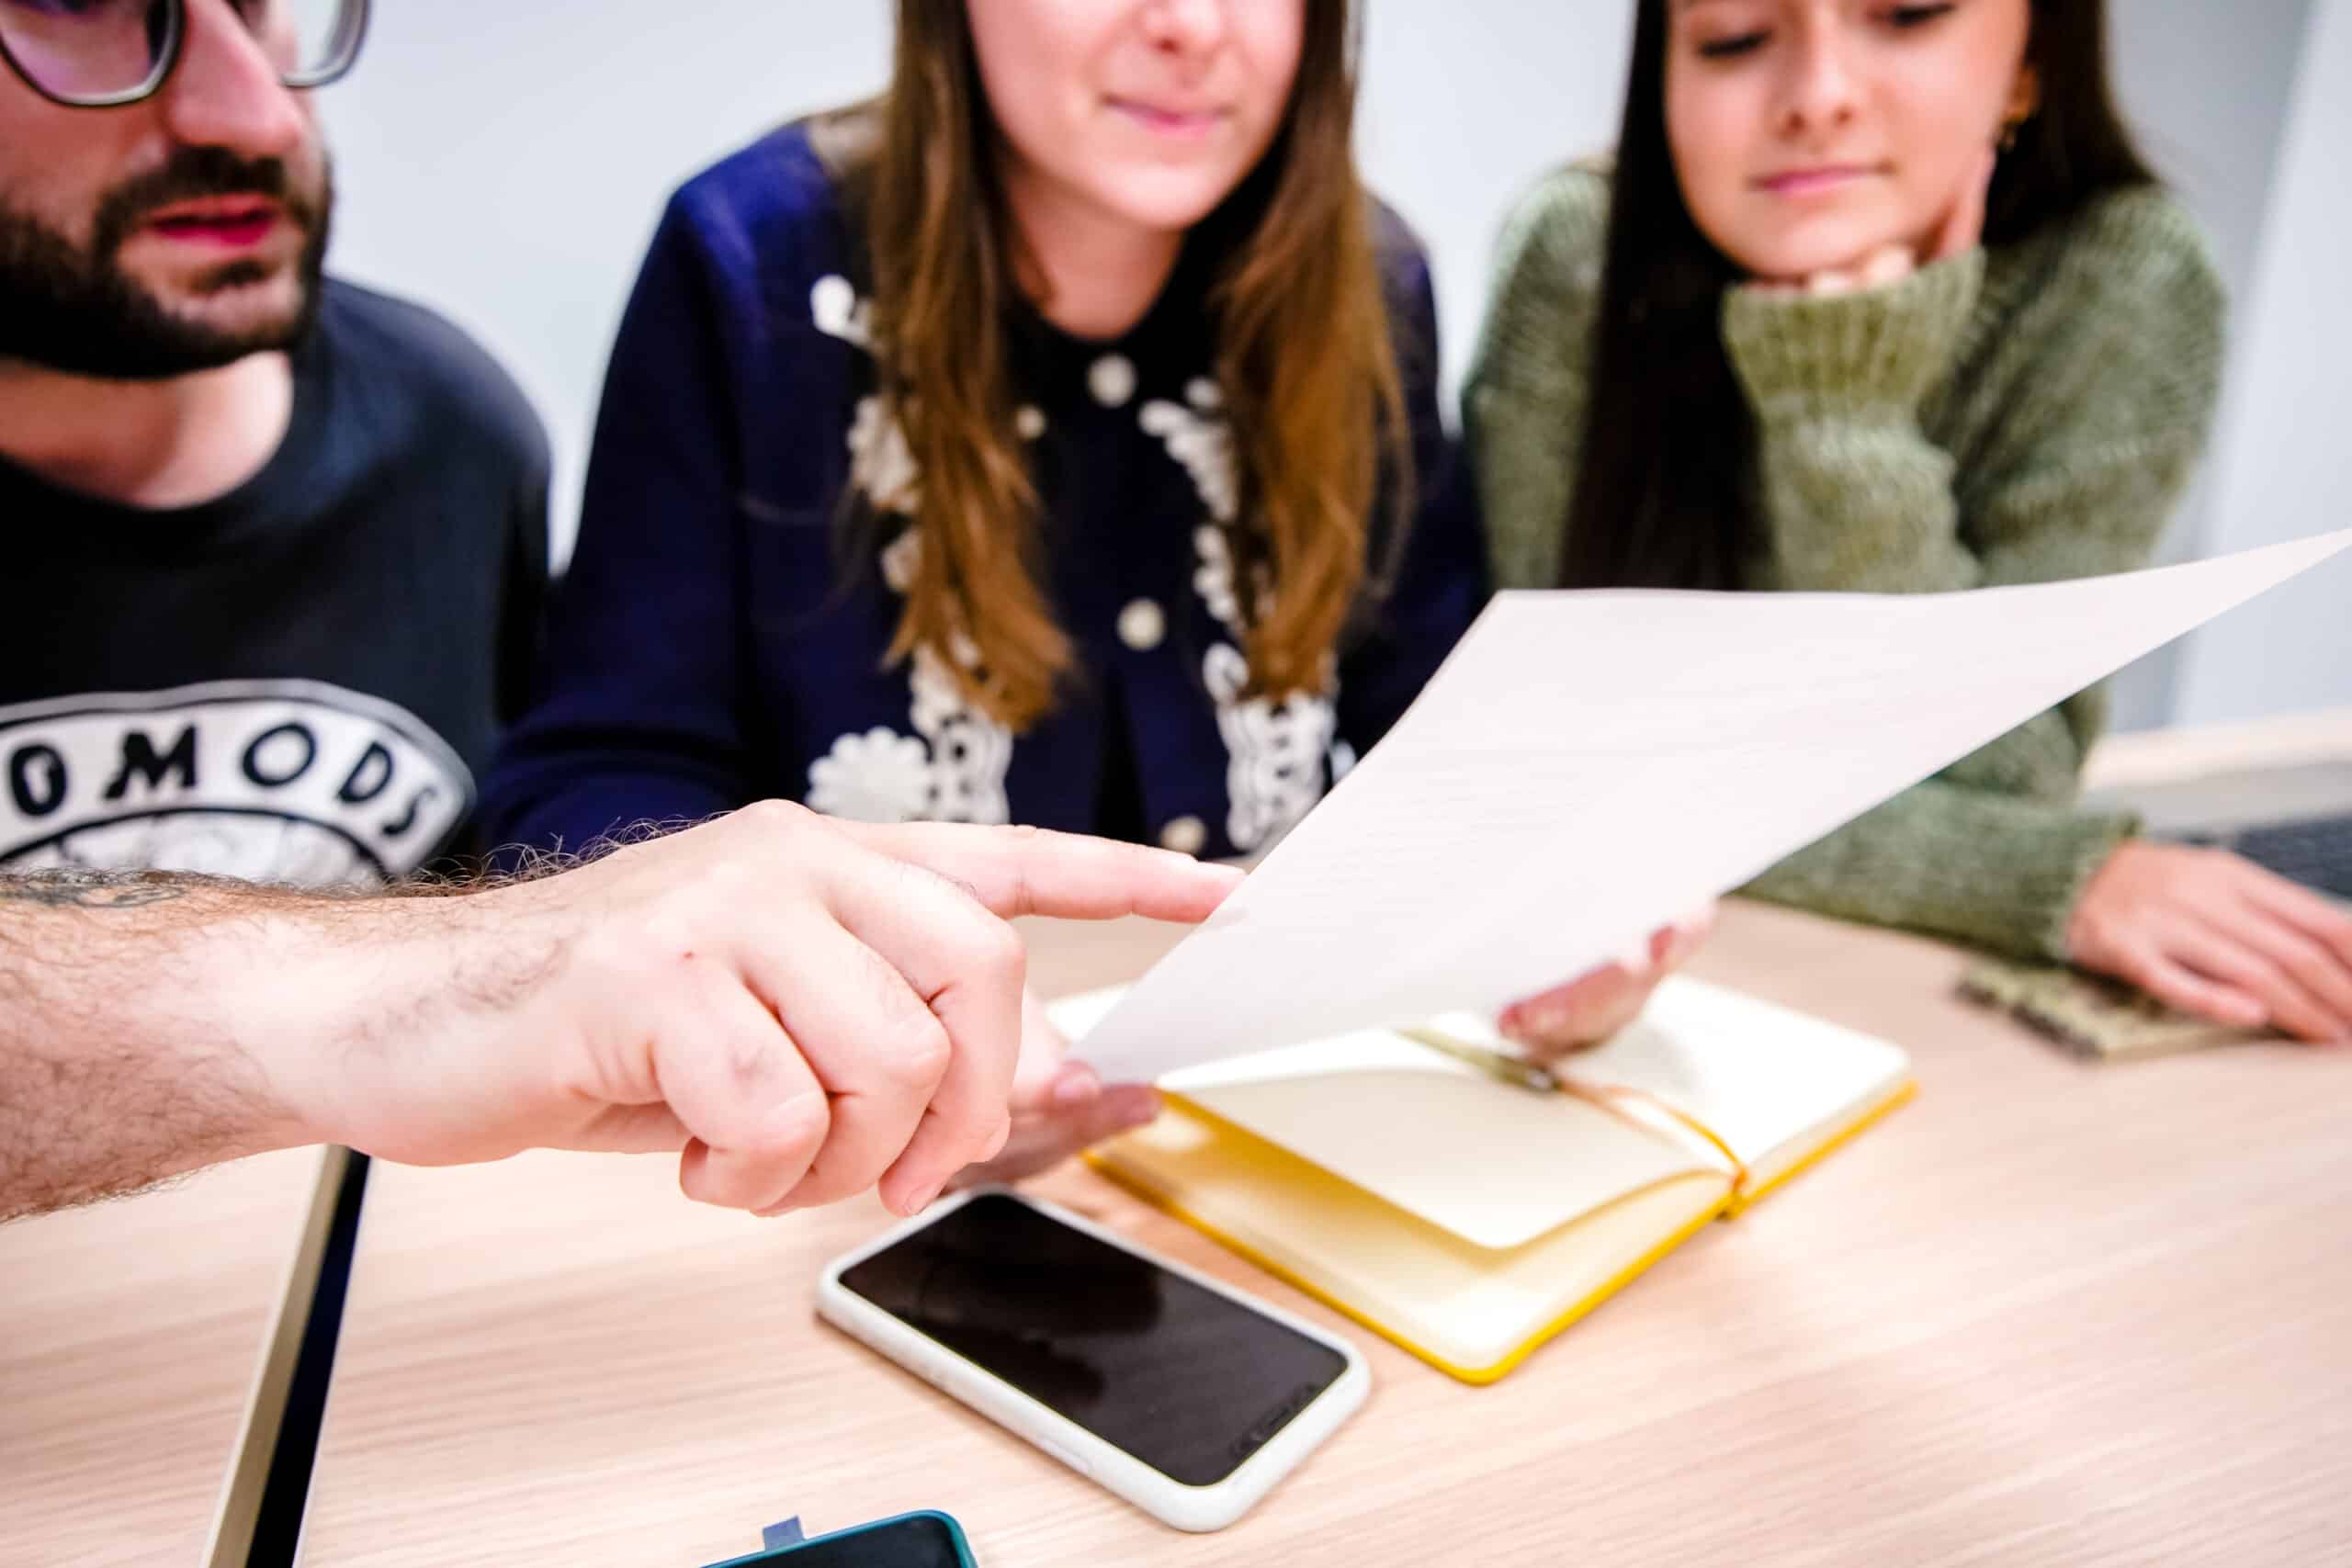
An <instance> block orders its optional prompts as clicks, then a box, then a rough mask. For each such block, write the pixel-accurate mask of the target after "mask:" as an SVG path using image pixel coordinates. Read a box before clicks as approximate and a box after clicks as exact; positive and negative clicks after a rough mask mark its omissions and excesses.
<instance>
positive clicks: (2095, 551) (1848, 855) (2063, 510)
mask: <svg viewBox="0 0 2352 1568" xmlns="http://www.w3.org/2000/svg"><path fill="white" fill-rule="evenodd" d="M1984 283H1985V272H1984V257H1983V253H1981V252H1979V253H1975V254H1972V255H1970V256H1966V257H1961V258H1957V259H1955V260H1952V261H1949V262H1945V263H1942V264H1939V265H1937V266H1933V267H1929V268H1928V269H1926V270H1924V271H1922V272H1921V273H1919V274H1917V275H1915V276H1913V277H1911V278H1909V279H1906V280H1905V282H1904V283H1902V284H1900V285H1898V286H1896V287H1894V288H1890V289H1884V290H1879V291H1875V292H1873V293H1871V294H1864V295H1857V296H1849V297H1840V298H1836V299H1798V300H1781V299H1770V298H1766V297H1762V296H1758V295H1756V294H1753V293H1751V292H1748V291H1744V290H1743V291H1738V292H1736V293H1735V294H1734V295H1733V296H1731V297H1730V298H1729V299H1727V300H1726V302H1725V307H1724V339H1725V343H1726V345H1727V347H1728V348H1729V350H1730V352H1731V354H1732V357H1733V362H1734V364H1735V366H1736V367H1737V369H1738V372H1739V374H1740V377H1741V379H1742V382H1743V384H1744V385H1745V386H1746V387H1747V391H1748V396H1749V399H1750V401H1751V403H1752V405H1753V406H1754V408H1755V410H1756V413H1757V421H1758V443H1759V454H1758V456H1759V463H1758V484H1759V491H1760V496H1761V509H1762V513H1763V518H1764V523H1765V526H1766V529H1767V534H1768V539H1767V548H1768V549H1769V551H1770V576H1771V586H1775V587H1780V588H1788V589H1809V590H1821V591H1839V590H1859V591H1875V592H1933V591H1938V590H1949V589H1960V588H1973V587H1988V586H1996V585H2000V584H2007V583H2019V582H2038V581H2052V580H2056V579H2062V578H2072V577H2082V576H2088V575H2094V574H2098V573H2102V572H2110V571H2120V570H2131V569H2132V568H2135V567H2138V566H2142V565H2144V564H2145V563H2146V561H2147V559H2148V558H2149V556H2150V554H2151V553H2152V552H2153V550H2154V546H2155V543H2156V540H2157V538H2158V536H2159V535H2160V533H2161V531H2162V529H2163V527H2164V525H2165V520H2166V518H2167V516H2168V514H2169V513H2170V511H2171V509H2172V506H2173V504H2174V502H2177V499H2178V498H2179V495H2180V492H2181V490H2182V489H2183V488H2184V486H2185V485H2186V483H2187V480H2188V474H2189V471H2190V469H2191V468H2192V467H2193V465H2194V463H2195V461H2196V458H2197V456H2198V454H2199V451H2200V450H2201V447H2202V445H2203V441H2204V437H2205V434H2206V430H2207V427H2208V425H2209V423H2210V421H2211V412H2212V408H2213V403H2214V400H2215V397H2216V394H2217V390H2218V385H2219V377H2220V364H2221V341H2222V298H2221V292H2220V288H2219V285H2218V283H2217V282H2216V281H2215V278H2214V275H2213V273H2212V270H2211V267H2210V265H2207V263H2206V261H2205V256H2204V252H2203V248H2202V245H2201V243H2200V241H2199V238H2198V236H2197V234H2196V232H2195V230H2194V228H2193V226H2192V225H2191V224H2190V223H2189V221H2188V219H2187V218H2186V217H2185V215H2183V214H2182V213H2181V212H2180V211H2179V209H2177V208H2176V207H2175V206H2174V205H2173V204H2172V203H2171V202H2170V201H2169V200H2167V199H2165V197H2161V196H2160V195H2157V194H2155V193H2153V192H2134V193H2129V194H2127V195H2123V196H2119V197H2109V198H2107V199H2106V200H2105V201H2103V202H2101V203H2099V204H2098V205H2097V206H2096V207H2094V208H2093V209H2091V210H2090V211H2088V212H2087V213H2086V214H2085V215H2084V216H2083V217H2082V218H2081V219H2079V220H2076V223H2075V231H2074V232H2072V233H2070V234H2069V235H2067V236H2066V237H2065V239H2064V242H2063V245H2062V247H2061V248H2060V249H2059V250H2058V251H2057V252H2056V254H2055V255H2054V258H2053V260H2052V264H2051V266H2050V267H2049V269H2048V270H2047V272H2045V273H2041V274H2039V275H2038V276H2035V277H2034V278H2033V279H2032V285H2033V287H2034V288H2035V289H2036V291H2037V297H2036V298H2035V299H2032V300H2030V301H2029V302H2027V303H2025V304H2024V305H2023V307H2022V308H2021V309H2020V310H2018V312H2017V313H2016V314H2014V315H2007V321H2008V322H2009V324H2008V326H2007V331H2008V332H2010V333H2013V334H2017V335H2018V337H2019V338H2020V339H2023V340H2025V341H2027V342H2029V343H2030V342H2033V341H2034V340H2037V339H2041V340H2046V348H2038V349H2037V350H2036V351H2035V352H2033V353H2032V354H2031V355H2030V357H2029V358H2028V359H2027V360H2026V361H2025V362H2024V363H2023V367H2022V369H2021V372H2020V373H2019V374H2018V376H2017V377H2016V378H2014V381H2013V382H2005V383H2004V385H2003V386H2001V387H1999V388H1994V389H1977V392H1978V395H1980V396H2003V395H2005V396H2006V397H2007V403H2006V406H2004V407H2002V408H2000V409H1998V410H1997V411H1996V410H1985V411H1981V412H1982V413H1983V418H1982V419H1981V421H1978V420H1971V419H1968V418H1966V417H1965V416H1966V415H1968V414H1970V413H1972V412H1979V411H1970V410H1965V409H1963V410H1962V411H1961V412H1962V415H1963V420H1962V423H1963V425H1964V426H1965V427H1967V428H1968V429H1970V431H1971V433H1972V434H1973V437H1974V438H1973V442H1972V445H1971V449H1970V450H1968V451H1967V452H1965V453H1964V454H1955V453H1951V452H1947V451H1945V450H1943V449H1941V448H1939V446H1936V445H1935V444H1934V443H1933V442H1931V441H1930V440H1929V439H1928V437H1927V436H1926V435H1925V434H1923V433H1922V431H1921V428H1920V423H1919V409H1920V403H1921V401H1922V400H1923V398H1924V397H1925V396H1926V395H1927V392H1928V389H1929V388H1930V387H1932V386H1934V385H1935V383H1936V382H1937V381H1938V380H1939V378H1942V377H1943V376H1944V375H1945V374H1946V373H1947V372H1948V371H1949V368H1950V366H1951V357H1952V355H1954V354H1955V353H1957V352H1959V350H1960V347H1961V341H1960V340H1961V334H1962V333H1963V332H1965V331H1966V329H1967V327H1968V325H1969V323H1970V321H1971V319H1972V314H1973V306H1974V302H1975V299H1976V293H1977V290H1978V289H1979V288H1982V287H1983V286H1984ZM2017 286H2018V287H2023V286H2024V285H2023V283H2022V282H2019V283H2018V285H2017ZM2005 315H2006V313H2005ZM2009 348H2010V351H2011V352H2016V351H2017V350H2018V344H2011V345H2009ZM1978 423H1981V424H1982V425H1983V427H1984V428H1983V430H1982V432H1981V433H1978V432H1977V431H1976V429H1975V427H1976V425H1977V424H1978ZM1961 457H1965V458H1966V460H1967V464H1968V471H1967V472H1966V473H1965V474H1964V475H1962V474H1960V473H1958V472H1957V465H1958V462H1959V459H1960V458H1961ZM2102 717H2103V705H2102V703H2101V701H2100V698H2099V694H2098V693H2097V692H2091V693H2086V694H2082V695H2080V696H2078V697H2076V698H2074V699H2072V700H2070V701H2069V702H2068V703H2066V704H2064V705H2062V706H2061V707H2059V708H2056V709H2053V710H2052V711H2051V712H2049V713H2046V714H2043V715H2041V716H2038V717H2036V718H2035V719H2033V720H2031V721H2030V722H2029V723H2027V724H2025V725H2024V726H2022V727H2020V728H2018V729H2017V730H2015V731H2012V732H2011V733H2010V734H2008V735H2007V736H2005V737H2003V738H2002V739H1998V740H1996V741H1994V742H1993V743H1992V744H1990V745H1988V746H1986V747H1985V748H1984V749H1982V750H1979V751H1977V752H1975V753H1974V754H1973V755H1972V756H1970V757H1967V758H1965V759H1963V760H1962V761H1960V762H1958V763H1955V764H1954V765H1953V766H1952V767H1951V768H1950V769H1948V770H1946V771H1945V772H1944V773H1941V774H1939V776H1938V777H1937V778H1935V779H1932V780H1929V781H1928V782H1926V783H1924V784H1919V785H1917V787H1915V788H1914V789H1912V790H1910V791H1908V792H1906V793H1905V794H1904V795H1900V796H1897V797H1896V798H1895V799H1894V800H1892V801H1889V802H1887V803H1886V804H1885V805H1883V806H1882V807H1879V808H1878V809H1877V810H1875V811H1872V812H1871V813H1869V814H1868V815H1866V816H1864V817H1862V818H1859V819H1858V820H1856V821H1854V822H1852V823H1850V824H1849V825H1847V826H1846V827H1845V828H1843V829H1839V830H1838V832H1835V833H1833V834H1831V835H1829V837H1827V838H1826V839H1824V840H1821V841H1819V842H1818V843H1815V844H1814V845H1812V846H1810V847H1808V848H1807V849H1805V850H1804V851H1802V852H1799V853H1797V854H1796V855H1794V856H1792V857H1791V858H1790V859H1789V860H1787V861H1785V862H1783V863H1781V864H1780V865H1778V866H1776V867H1774V868H1773V869H1772V870H1770V871H1769V872H1767V873H1766V874H1764V875H1763V876H1761V877H1759V878H1758V879H1757V881H1756V882H1755V883H1754V884H1753V885H1751V886H1750V887H1749V888H1748V889H1747V890H1748V891H1749V892H1751V893H1753V894H1756V895H1757V896H1758V897H1767V898H1771V899H1775V900H1778V901H1781V902H1785V903H1792V904H1797V905H1802V906H1804V907H1806V908H1815V909H1818V910H1820V911H1822V912H1824V913H1827V914H1833V915H1838V916H1843V917H1846V918H1849V919H1867V920H1871V921H1874V922H1877V923H1881V924H1888V925H1901V926H1909V927H1912V928H1915V929H1918V930H1923V931H1931V932H1934V933H1936V934H1939V935H1944V936H1951V937H1958V938H1961V939H1963V940H1966V941H1970V942H1976V943H1978V944H1980V945H1983V946H1986V947H1991V948H1995V949H1997V950H2001V951H2005V952H2008V953H2018V954H2024V955H2032V956H2041V957H2063V956H2064V943H2065V931H2066V926H2067V923H2068V919H2069V917H2070V915H2071V913H2072V911H2073V908H2074V906H2075V901H2076V899H2077V898H2078V897H2080V895H2081V892H2082V889H2083V887H2084V886H2085V885H2086V883H2087V882H2088V880H2089V878H2090V876H2091V874H2093V873H2094V872H2096V871H2097V870H2098V867H2099V865H2100V864H2101V863H2104V862H2105V860H2106V859H2107V857H2108V855H2109V853H2110V852H2112V851H2113V849H2114V848H2115V846H2116V845H2117V844H2118V843H2119V842H2120V841H2121V840H2123V839H2124V838H2125V837H2127V836H2128V835H2129V834H2130V833H2131V832H2132V831H2133V830H2134V828H2135V827H2136V824H2135V823H2134V821H2133V820H2132V819H2131V818H2130V817H2128V816H2125V815H2121V814H2113V813H2098V812H2086V811H2083V810H2080V809H2078V808H2077V807H2075V804H2074V799H2073V797H2074V794H2075V786H2076V780H2077V777H2078V775H2079V773H2080V770H2081V767H2082V762H2083V760H2084V758H2085V756H2086V753H2087V752H2088V750H2089V748H2090V746H2091V744H2092V742H2093V741H2094V740H2096V739H2097V738H2098V731H2099V728H2100V726H2101V721H2102Z"/></svg>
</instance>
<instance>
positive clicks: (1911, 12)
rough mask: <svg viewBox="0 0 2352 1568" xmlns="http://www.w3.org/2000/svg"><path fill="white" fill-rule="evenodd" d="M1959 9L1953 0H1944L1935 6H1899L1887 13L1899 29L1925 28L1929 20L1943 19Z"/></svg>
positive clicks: (1889, 21) (1887, 16) (1890, 21)
mask: <svg viewBox="0 0 2352 1568" xmlns="http://www.w3.org/2000/svg"><path fill="white" fill-rule="evenodd" d="M1958 9H1959V7H1958V6H1955V5H1953V4H1952V3H1951V0H1943V4H1941V5H1934V6H1895V7H1894V9H1893V10H1891V11H1889V12H1888V13H1887V14H1886V19H1887V21H1888V23H1889V24H1890V25H1892V26H1893V27H1894V28H1898V29H1900V28H1923V27H1926V26H1927V25H1928V23H1929V22H1935V21H1940V20H1942V19H1943V18H1944V17H1949V16H1951V14H1952V12H1954V11H1956V10H1958Z"/></svg>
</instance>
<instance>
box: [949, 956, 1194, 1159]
mask: <svg viewBox="0 0 2352 1568" xmlns="http://www.w3.org/2000/svg"><path fill="white" fill-rule="evenodd" d="M1068 1055H1069V1040H1068V1039H1067V1038H1066V1037H1065V1036H1064V1035H1063V1033H1062V1032H1061V1031H1060V1030H1058V1029H1056V1028H1055V1027H1054V1025H1053V1021H1052V1020H1050V1019H1048V1018H1047V1017H1046V1010H1045V1008H1044V1007H1043V1006H1041V1005H1040V1004H1039V1003H1038V1001H1037V998H1036V997H1035V995H1032V994H1026V993H1024V994H1023V997H1022V1003H1021V1061H1020V1065H1019V1066H1018V1067H1017V1068H1016V1069H1015V1070H1014V1073H1013V1078H1012V1134H1011V1135H1010V1136H1009V1137H1007V1138H1006V1139H1005V1143H1004V1147H1003V1148H1002V1149H1001V1150H1000V1151H999V1152H998V1153H997V1155H996V1157H995V1158H993V1159H989V1160H985V1161H983V1162H981V1163H980V1164H978V1165H974V1166H967V1167H966V1168H964V1170H963V1171H962V1173H961V1174H959V1175H958V1176H956V1179H954V1180H953V1181H951V1182H949V1183H948V1188H949V1190H951V1191H956V1190H962V1189H964V1188H967V1187H978V1186H984V1185H986V1184H988V1183H990V1182H1010V1181H1020V1180H1022V1179H1025V1178H1027V1177H1032V1176H1035V1175H1038V1174H1040V1173H1041V1172H1044V1171H1047V1170H1050V1169H1052V1168H1054V1167H1055V1166H1057V1165H1059V1164H1061V1163H1062V1161H1064V1160H1066V1159H1068V1158H1069V1157H1070V1156H1072V1155H1074V1154H1077V1153H1078V1152H1079V1151H1080V1150H1081V1149H1086V1148H1091V1147H1092V1146H1093V1145H1096V1144H1099V1143H1101V1142H1102V1141H1103V1139H1105V1138H1111V1137H1115V1136H1117V1135H1118V1134H1121V1133H1124V1132H1126V1131H1128V1130H1129V1129H1130V1128H1134V1127H1141V1126H1144V1125H1146V1124H1147V1123H1148V1122H1151V1121H1152V1120H1153V1119H1154V1118H1155V1117H1157V1116H1158V1115H1159V1090H1158V1089H1153V1088H1152V1087H1151V1086H1150V1085H1149V1084H1110V1085H1105V1084H1104V1083H1103V1080H1102V1079H1101V1078H1098V1077H1095V1076H1094V1069H1093V1068H1091V1067H1090V1066H1087V1065H1086V1064H1085V1063H1083V1062H1072V1061H1069V1060H1067V1059H1066V1058H1067V1057H1068Z"/></svg>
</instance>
